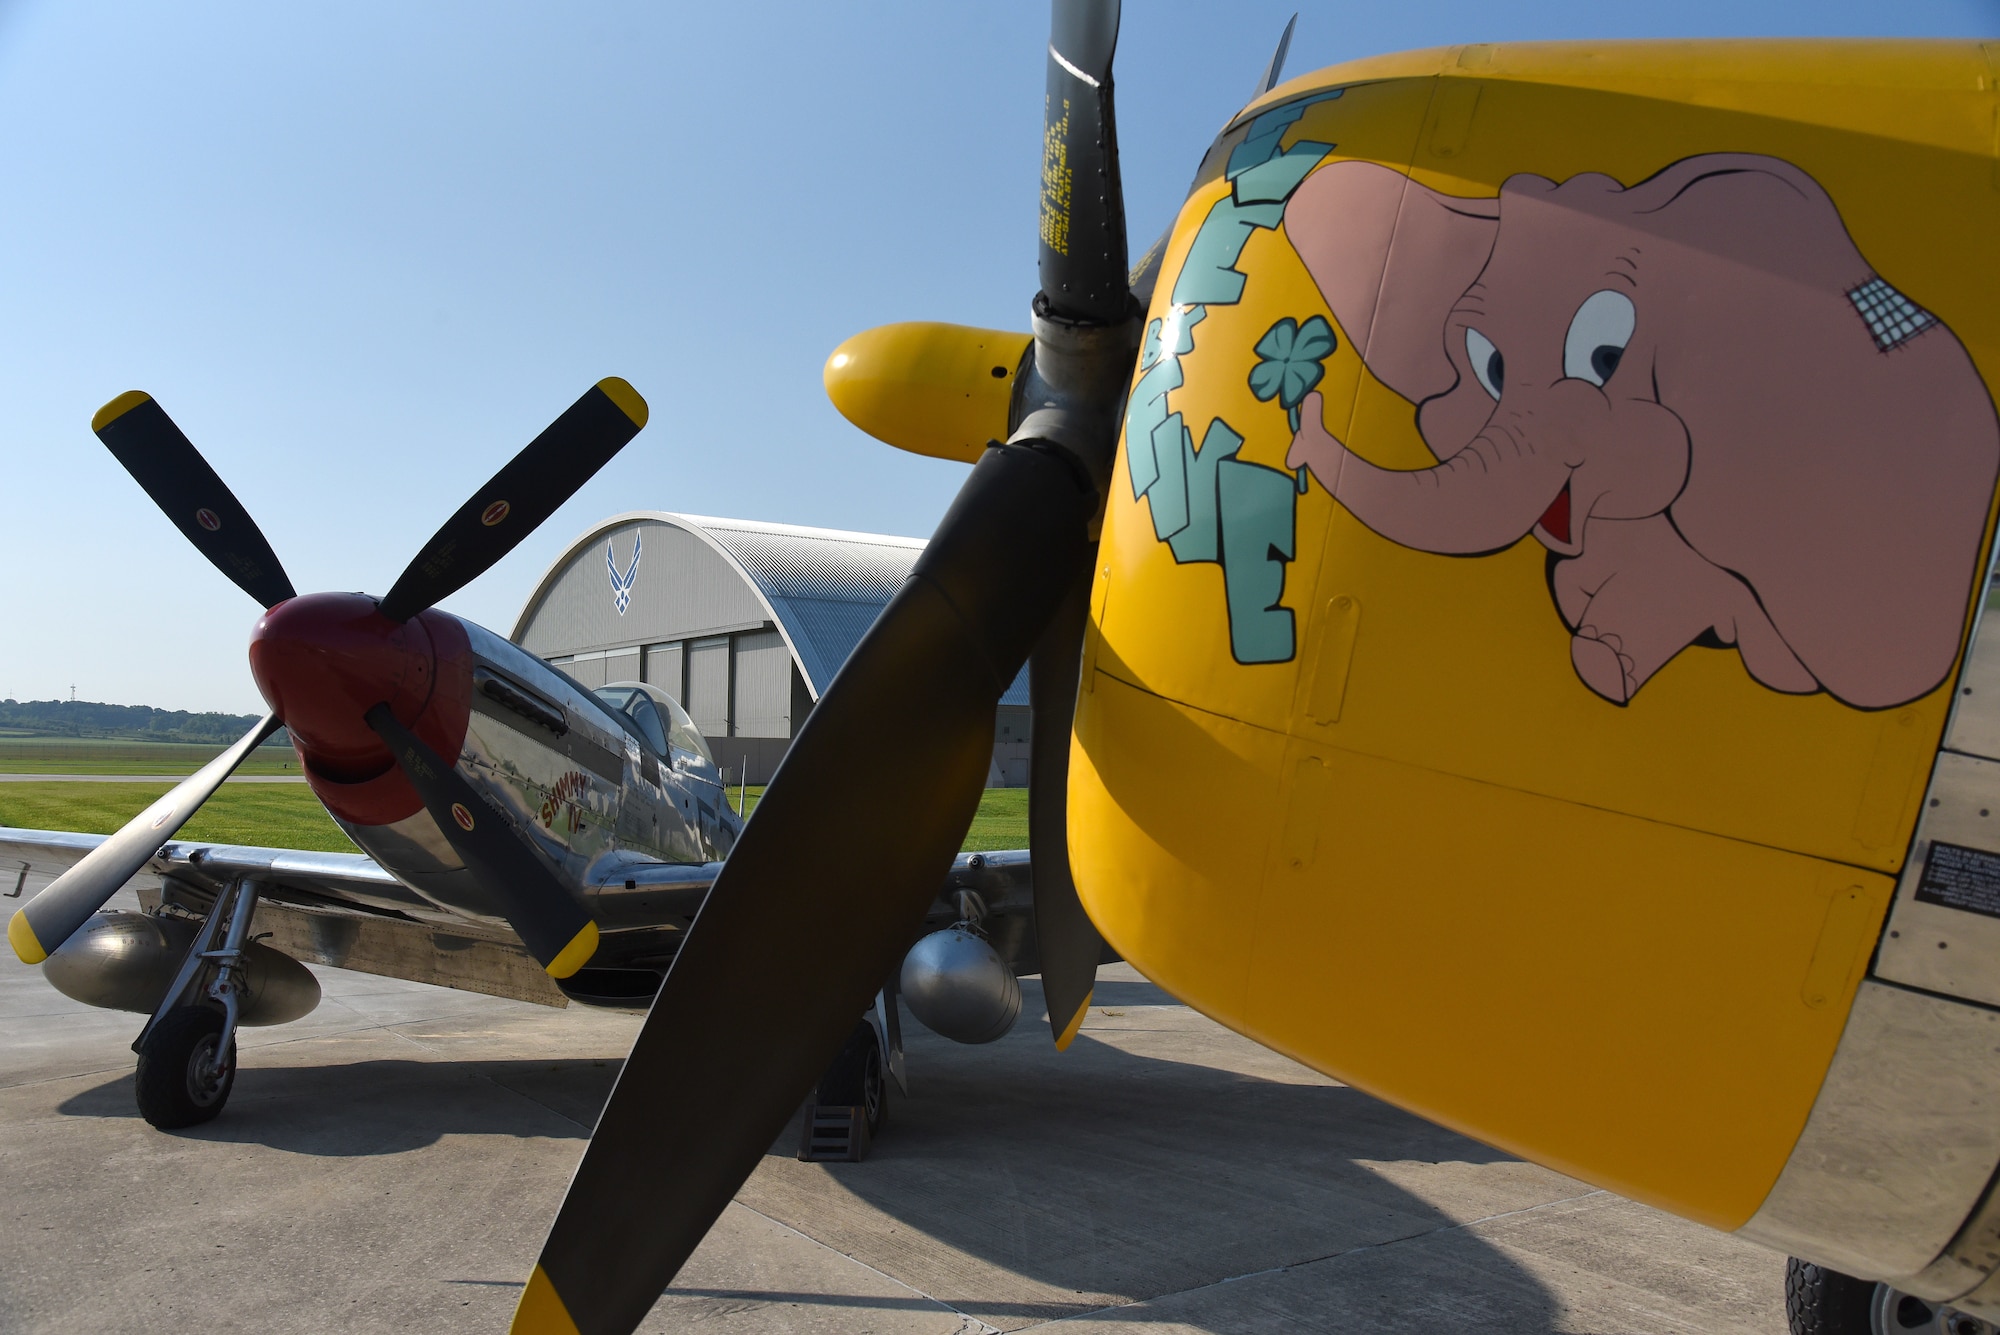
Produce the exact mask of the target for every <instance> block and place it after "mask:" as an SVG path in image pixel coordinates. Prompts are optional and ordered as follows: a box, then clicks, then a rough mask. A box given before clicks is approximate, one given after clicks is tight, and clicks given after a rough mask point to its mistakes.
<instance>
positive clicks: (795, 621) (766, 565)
mask: <svg viewBox="0 0 2000 1335" xmlns="http://www.w3.org/2000/svg"><path fill="white" fill-rule="evenodd" d="M923 549H924V543H923V540H922V539H921V538H895V537H889V536H886V535H884V534H879V533H846V532H841V531H839V530H837V529H824V528H797V527H793V526H791V525H786V524H762V523H757V522H755V521H753V520H747V519H710V518H705V517H703V516H700V515H677V514H667V513H665V512H662V511H656V510H635V511H631V512H628V513H626V514H621V515H613V516H612V517H611V518H609V519H606V520H604V521H603V522H602V523H599V524H596V525H594V526H592V527H591V528H590V529H589V530H588V531H587V532H585V533H584V534H583V536H582V537H580V538H578V539H577V540H576V541H575V542H573V543H571V544H570V546H569V548H568V550H567V551H565V552H563V554H562V555H561V556H559V557H557V558H556V561H555V563H554V564H553V565H551V566H550V567H549V568H548V570H547V572H546V573H544V574H543V576H542V578H541V580H540V581H539V582H538V583H537V584H536V585H535V590H534V593H533V594H531V595H530V596H529V598H528V601H527V603H526V605H525V606H523V607H522V609H521V615H520V618H519V619H518V620H517V621H516V622H515V623H514V630H513V634H512V638H513V640H514V642H515V643H516V644H519V645H520V646H521V647H522V648H524V649H527V650H528V651H529V652H530V653H534V654H538V655H540V656H541V657H543V658H545V659H547V660H548V661H549V662H551V663H553V664H555V665H556V666H557V667H559V668H561V669H562V670H563V671H564V672H567V673H568V674H569V675H570V676H572V677H574V678H576V679H577V681H579V682H581V683H582V684H583V685H585V686H591V687H596V686H603V685H605V684H607V683H609V682H614V681H645V682H651V683H652V684H654V685H656V686H659V687H660V688H661V689H663V690H665V691H666V692H667V693H668V694H670V695H672V696H673V697H674V698H675V699H677V700H679V701H680V702H681V705H682V707H683V708H685V709H686V710H687V712H688V714H689V715H690V716H691V717H692V718H693V719H694V722H695V726H696V727H698V728H700V729H701V731H702V735H703V736H704V737H706V738H707V739H708V744H709V749H710V750H711V751H713V752H714V753H715V759H716V763H717V764H719V765H721V766H722V768H723V769H724V771H725V772H727V773H728V775H729V777H730V780H731V781H732V782H734V781H735V780H736V779H737V778H738V777H739V776H740V777H742V778H744V780H745V781H747V782H749V783H763V782H764V781H766V780H767V779H769V778H770V776H771V774H772V772H773V771H774V770H776V769H777V767H778V761H779V760H780V759H782V758H783V756H784V754H785V750H786V748H787V747H789V746H790V745H791V739H792V737H793V736H794V735H795V734H796V733H797V732H798V730H799V727H800V725H802V724H803V723H804V722H805V718H806V715H807V714H808V713H810V712H811V711H812V707H813V702H814V701H816V700H818V699H819V697H820V694H821V692H823V691H825V690H826V688H827V686H828V685H829V684H830V683H831V682H832V681H833V674H834V673H835V672H837V671H839V670H840V665H841V664H842V663H844V662H846V661H847V655H848V654H849V653H851V652H853V650H854V646H855V645H856V644H857V643H859V642H860V640H861V636H862V633H863V632H865V631H866V630H867V629H868V627H869V626H870V625H871V624H873V622H874V620H875V617H876V616H877V614H879V613H880V612H881V610H882V608H883V607H884V606H885V605H886V604H887V603H888V601H889V599H890V597H891V596H893V595H894V594H895V592H896V590H897V589H899V588H901V587H902V584H903V581H904V579H906V578H907V577H908V576H909V573H910V567H911V565H912V564H914V563H915V561H916V559H917V554H918V553H919V552H921V551H923ZM855 765H856V769H857V771H858V772H861V773H865V772H866V769H867V765H868V757H866V756H857V757H856V758H855ZM1027 781H1028V678H1027V673H1026V672H1025V671H1023V672H1022V674H1021V676H1020V677H1019V678H1018V679H1016V680H1015V682H1014V684H1013V685H1012V686H1011V687H1009V688H1008V691H1007V693H1006V694H1005V695H1004V696H1002V697H1001V701H1000V712H999V717H998V719H997V720H996V726H995V729H994V746H993V768H992V769H991V770H990V771H989V772H988V774H987V782H988V784H989V785H991V786H994V787H1019V786H1021V785H1023V784H1025V783H1027Z"/></svg>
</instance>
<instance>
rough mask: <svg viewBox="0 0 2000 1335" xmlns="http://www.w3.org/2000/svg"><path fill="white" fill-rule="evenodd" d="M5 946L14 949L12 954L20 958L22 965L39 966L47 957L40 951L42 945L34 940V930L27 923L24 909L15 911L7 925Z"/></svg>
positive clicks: (47, 954) (47, 953) (44, 951)
mask: <svg viewBox="0 0 2000 1335" xmlns="http://www.w3.org/2000/svg"><path fill="white" fill-rule="evenodd" d="M7 944H8V945H10V946H12V947H14V953H15V954H16V955H19V956H20V957H21V963H23V964H40V963H41V962H42V961H43V960H45V959H47V958H48V957H49V952H48V951H46V950H43V949H42V943H41V942H40V941H38V940H36V939H35V929H34V927H33V926H31V925H30V924H29V922H28V911H27V910H26V909H15V910H14V916H13V917H12V918H11V919H9V920H8V923H7Z"/></svg>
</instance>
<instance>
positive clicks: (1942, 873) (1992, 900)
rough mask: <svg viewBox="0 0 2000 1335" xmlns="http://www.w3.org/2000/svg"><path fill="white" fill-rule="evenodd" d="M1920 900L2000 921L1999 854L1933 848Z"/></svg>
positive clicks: (1950, 846)
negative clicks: (1980, 914)
mask: <svg viewBox="0 0 2000 1335" xmlns="http://www.w3.org/2000/svg"><path fill="white" fill-rule="evenodd" d="M1917 899H1918V900H1919V901H1921V902H1922V903H1925V904H1941V905H1943V906H1944V907H1945V908H1948V909H1964V910H1965V911H1966V912H1967V913H1983V914H1985V915H1986V916H1987V917H1989V918H2000V855H1996V854H1993V853H1982V852H1980V851H1979V850H1978V849H1976V848H1962V847H1960V846H1959V845H1957V844H1944V843H1936V844H1932V845H1931V851H1930V856H1929V857H1927V858H1925V859H1924V877H1923V879H1922V880H1921V881H1919V882H1917Z"/></svg>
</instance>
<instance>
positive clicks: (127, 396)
mask: <svg viewBox="0 0 2000 1335" xmlns="http://www.w3.org/2000/svg"><path fill="white" fill-rule="evenodd" d="M90 429H91V430H92V431H95V432H96V433H97V438H98V439H99V440H101V441H103V442H104V444H105V447H106V448H107V449H109V450H110V451H111V453H112V456H113V457H114V458H116V459H117V460H118V462H119V463H121V464H123V465H125V471H126V472H128V473H130V474H131V475H132V478H133V480H134V481H135V482H137V483H138V484H139V485H140V486H141V487H143V488H145V491H146V494H147V495H148V496H151V497H152V498H153V504H155V505H157V506H159V507H160V509H161V510H163V511H165V512H166V516H167V518H169V519H171V520H173V521H174V527H175V528H178V529H179V530H180V531H181V532H182V533H183V534H184V535H186V537H187V540H188V541H189V542H191V543H193V544H194V545H195V549H196V550H197V551H199V552H200V553H201V554H202V555H203V556H206V557H207V558H208V559H209V561H210V562H211V563H213V564H214V566H215V568H216V569H217V570H220V571H221V572H222V573H223V574H225V575H227V576H228V577H229V581H230V583H232V584H234V585H235V586H236V587H237V588H239V589H241V590H243V592H245V593H247V594H249V595H250V596H251V597H252V598H255V599H256V600H257V605H258V606H259V607H276V606H277V605H278V604H279V603H282V602H284V601H285V600H286V599H287V598H290V597H292V596H293V592H294V591H293V589H292V581H291V580H290V579H288V578H286V576H285V568H284V567H283V566H282V565H280V564H278V557H277V553H275V552H273V551H272V550H271V544H270V543H269V542H267V541H265V539H264V534H263V533H262V532H261V531H260V530H259V529H258V527H257V521H256V520H254V519H252V518H251V517H250V512H249V511H248V510H246V509H244V508H243V505H242V502H240V501H238V500H237V499H236V496H235V494H234V493H233V492H231V491H230V490H229V488H228V487H227V486H225V485H224V484H223V481H222V479H221V478H219V477H217V476H216V473H215V470H214V469H213V468H210V467H209V466H208V460H206V459H204V458H202V457H201V451H199V450H197V449H195V447H194V445H193V444H192V443H191V442H190V441H189V440H188V438H187V437H186V436H184V435H182V434H181V429H180V428H179V427H177V426H175V425H174V421H173V419H172V418H171V417H168V416H167V414H166V411H165V410H164V409H163V408H161V407H160V405H159V404H157V403H155V402H153V396H152V395H150V394H146V393H142V392H141V391H139V390H136V389H135V390H130V391H128V392H126V393H124V394H120V395H119V396H118V397H117V398H115V399H113V400H111V402H109V403H107V404H105V405H104V406H103V407H102V408H99V409H98V410H97V416H95V417H93V418H91V419H90ZM147 856H149V857H150V856H151V854H148V855H147Z"/></svg>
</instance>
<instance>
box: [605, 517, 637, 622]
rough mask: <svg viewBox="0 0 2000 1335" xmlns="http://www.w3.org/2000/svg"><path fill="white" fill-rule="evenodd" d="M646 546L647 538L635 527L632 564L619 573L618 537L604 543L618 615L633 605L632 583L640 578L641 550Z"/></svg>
mask: <svg viewBox="0 0 2000 1335" xmlns="http://www.w3.org/2000/svg"><path fill="white" fill-rule="evenodd" d="M644 546H645V539H644V537H642V536H641V535H640V533H639V532H638V531H637V530H636V529H635V530H634V531H633V533H632V564H630V565H628V566H626V567H625V573H624V574H622V575H621V574H619V573H618V539H616V538H613V539H611V541H609V542H607V543H605V544H604V564H605V565H606V566H607V567H609V568H610V571H611V601H612V602H613V603H615V604H617V607H618V615H619V616H621V617H622V616H624V615H625V609H626V608H628V607H630V606H631V605H632V585H633V583H634V582H635V581H636V580H637V579H638V578H639V552H640V550H641V549H642V548H643V547H644Z"/></svg>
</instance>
